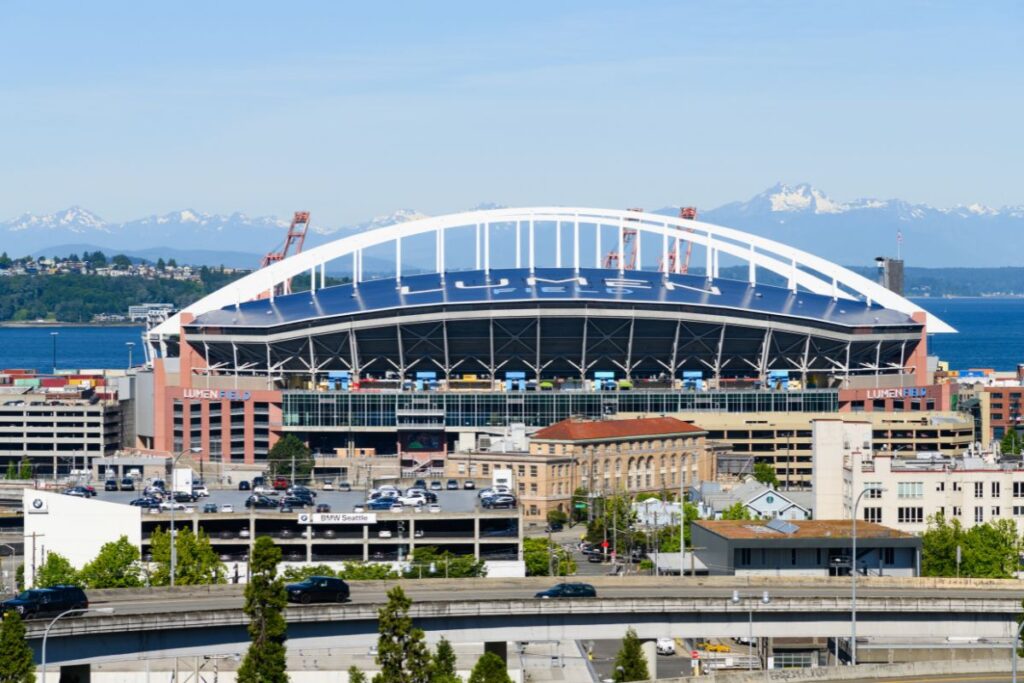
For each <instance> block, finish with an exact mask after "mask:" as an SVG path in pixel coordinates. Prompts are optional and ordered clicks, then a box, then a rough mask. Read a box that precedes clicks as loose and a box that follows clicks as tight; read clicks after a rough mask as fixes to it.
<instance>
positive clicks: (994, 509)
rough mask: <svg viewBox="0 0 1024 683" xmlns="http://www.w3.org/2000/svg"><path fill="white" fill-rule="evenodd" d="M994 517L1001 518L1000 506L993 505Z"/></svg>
mask: <svg viewBox="0 0 1024 683" xmlns="http://www.w3.org/2000/svg"><path fill="white" fill-rule="evenodd" d="M992 516H993V517H999V506H998V505H993V506H992Z"/></svg>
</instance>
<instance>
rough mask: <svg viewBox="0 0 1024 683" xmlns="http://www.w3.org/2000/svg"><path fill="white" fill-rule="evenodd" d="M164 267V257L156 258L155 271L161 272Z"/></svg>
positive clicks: (165, 265)
mask: <svg viewBox="0 0 1024 683" xmlns="http://www.w3.org/2000/svg"><path fill="white" fill-rule="evenodd" d="M166 267H167V264H166V263H164V257H163V256H161V257H160V258H158V259H157V260H156V269H157V270H163V269H164V268H166Z"/></svg>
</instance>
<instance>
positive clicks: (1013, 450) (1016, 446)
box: [999, 429, 1024, 455]
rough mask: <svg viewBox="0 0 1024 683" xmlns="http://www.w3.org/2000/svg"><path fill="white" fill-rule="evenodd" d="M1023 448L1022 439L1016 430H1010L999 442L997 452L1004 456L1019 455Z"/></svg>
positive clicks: (1023, 442) (1023, 439) (1023, 438)
mask: <svg viewBox="0 0 1024 683" xmlns="http://www.w3.org/2000/svg"><path fill="white" fill-rule="evenodd" d="M1022 448H1024V437H1022V436H1021V435H1020V434H1019V433H1018V432H1017V430H1016V429H1010V430H1009V431H1007V432H1006V434H1004V435H1003V438H1002V440H1001V441H1000V442H999V451H1000V452H1001V453H1003V454H1004V455H1020V453H1021V449H1022Z"/></svg>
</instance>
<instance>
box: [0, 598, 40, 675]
mask: <svg viewBox="0 0 1024 683" xmlns="http://www.w3.org/2000/svg"><path fill="white" fill-rule="evenodd" d="M2 618H3V622H2V623H0V681H2V682H3V683H35V680H36V665H35V663H34V662H33V659H32V648H31V647H29V645H28V640H27V639H26V638H25V622H23V621H22V620H21V615H19V614H18V613H17V612H15V611H13V610H12V611H10V612H7V613H6V614H4V615H2Z"/></svg>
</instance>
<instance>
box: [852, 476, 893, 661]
mask: <svg viewBox="0 0 1024 683" xmlns="http://www.w3.org/2000/svg"><path fill="white" fill-rule="evenodd" d="M883 491H885V488H883V487H881V486H865V487H864V490H863V491H861V492H860V493H859V494H857V498H856V499H855V500H854V501H853V532H852V533H851V534H850V535H851V537H852V545H853V549H852V557H851V558H850V663H851V664H852V665H853V666H857V507H858V506H859V505H860V499H861V498H863V497H864V494H865V493H868V492H872V493H882V492H883Z"/></svg>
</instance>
